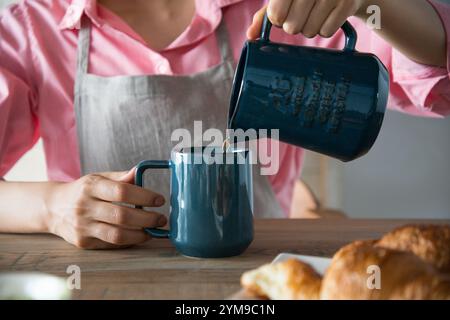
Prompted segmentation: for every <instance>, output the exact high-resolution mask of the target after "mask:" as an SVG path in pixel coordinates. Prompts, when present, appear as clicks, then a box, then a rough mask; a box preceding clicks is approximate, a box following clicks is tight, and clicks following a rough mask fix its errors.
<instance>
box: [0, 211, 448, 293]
mask: <svg viewBox="0 0 450 320" xmlns="http://www.w3.org/2000/svg"><path fill="white" fill-rule="evenodd" d="M412 222H419V223H427V222H428V223H450V220H448V221H406V220H347V219H342V220H257V221H256V222H255V240H254V241H253V243H252V245H251V246H250V248H249V249H248V250H247V251H246V252H245V253H244V254H243V255H241V256H239V257H234V258H228V259H192V258H186V257H183V256H181V255H179V254H178V253H177V252H176V251H175V249H174V248H173V247H172V245H171V244H170V242H169V241H167V240H152V241H149V242H148V243H146V244H145V245H141V246H138V247H134V248H130V249H126V250H117V251H85V250H80V249H77V248H75V247H73V246H71V245H69V244H67V243H66V242H64V241H63V240H61V239H59V238H57V237H54V236H51V235H17V234H0V271H2V272H4V271H19V270H20V271H40V272H46V273H50V274H54V275H59V276H68V275H67V274H66V273H65V272H66V269H67V267H68V266H69V265H78V266H79V267H80V268H81V290H74V293H73V297H74V298H76V299H223V298H226V297H228V296H229V295H230V294H232V293H234V292H236V291H238V290H239V288H240V286H239V277H240V275H241V274H242V272H244V271H245V270H248V269H252V268H255V267H257V266H259V265H261V264H264V263H267V262H270V261H271V260H272V259H273V258H274V257H275V256H276V255H277V254H278V253H280V252H292V253H299V254H306V255H317V256H328V257H330V256H332V255H333V253H334V252H335V251H336V250H337V249H338V248H340V247H341V246H342V245H344V244H346V243H348V242H351V241H353V240H356V239H369V238H377V237H379V236H380V235H381V234H382V233H385V232H387V231H389V230H391V229H392V228H394V227H395V226H399V225H403V224H406V223H412Z"/></svg>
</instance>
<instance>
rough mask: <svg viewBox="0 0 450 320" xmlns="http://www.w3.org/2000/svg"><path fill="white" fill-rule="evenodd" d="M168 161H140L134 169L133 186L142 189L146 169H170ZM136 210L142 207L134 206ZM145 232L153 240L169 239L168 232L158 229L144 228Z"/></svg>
mask: <svg viewBox="0 0 450 320" xmlns="http://www.w3.org/2000/svg"><path fill="white" fill-rule="evenodd" d="M170 167H171V163H170V161H159V160H145V161H141V162H140V163H139V164H138V165H137V167H136V174H135V177H134V184H135V185H137V186H139V187H144V172H145V171H146V170H148V169H170ZM136 208H137V209H142V206H136ZM144 230H145V232H147V233H148V234H150V235H151V236H152V237H154V238H165V239H166V238H169V237H170V231H169V230H165V229H159V228H144Z"/></svg>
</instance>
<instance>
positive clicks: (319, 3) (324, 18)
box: [247, 0, 367, 39]
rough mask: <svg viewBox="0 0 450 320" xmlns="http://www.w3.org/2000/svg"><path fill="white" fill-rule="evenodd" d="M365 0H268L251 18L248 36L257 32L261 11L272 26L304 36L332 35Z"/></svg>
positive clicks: (255, 36)
mask: <svg viewBox="0 0 450 320" xmlns="http://www.w3.org/2000/svg"><path fill="white" fill-rule="evenodd" d="M366 2H367V0H270V1H269V4H268V5H267V6H265V7H263V8H261V9H260V10H259V11H258V12H256V14H255V15H254V17H253V23H252V25H251V26H250V27H249V29H248V30H247V37H248V38H249V39H256V38H258V37H259V35H260V31H261V26H262V22H263V18H264V14H265V13H266V10H267V16H268V17H269V20H270V21H271V22H272V24H273V25H275V26H278V27H282V28H283V30H284V31H285V32H287V33H289V34H298V33H302V34H303V35H304V36H305V37H307V38H314V37H315V36H317V35H320V36H322V37H325V38H329V37H331V36H333V35H334V34H335V33H336V31H338V30H339V28H340V27H341V26H342V25H343V24H344V22H345V21H346V20H347V19H348V17H351V16H353V15H358V14H361V13H362V12H363V11H365V7H366Z"/></svg>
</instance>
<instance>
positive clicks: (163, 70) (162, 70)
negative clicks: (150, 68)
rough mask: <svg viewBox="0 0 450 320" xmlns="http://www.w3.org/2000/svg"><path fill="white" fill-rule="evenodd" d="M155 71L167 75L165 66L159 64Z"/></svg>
mask: <svg viewBox="0 0 450 320" xmlns="http://www.w3.org/2000/svg"><path fill="white" fill-rule="evenodd" d="M157 70H158V72H159V73H168V72H169V67H168V66H167V65H165V64H162V63H161V64H160V65H158V67H157Z"/></svg>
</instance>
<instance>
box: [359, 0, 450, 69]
mask: <svg viewBox="0 0 450 320" xmlns="http://www.w3.org/2000/svg"><path fill="white" fill-rule="evenodd" d="M365 1H366V4H365V5H364V6H363V7H364V10H360V11H361V12H359V13H358V14H357V16H358V17H359V18H360V19H363V20H364V21H366V19H367V18H368V17H369V16H370V14H367V13H366V8H367V7H368V6H370V5H378V6H379V7H380V8H381V29H380V30H376V32H377V33H378V34H379V35H380V36H381V37H382V38H384V39H385V40H386V41H388V42H389V43H390V44H391V45H392V46H393V47H394V48H395V49H397V50H398V51H400V52H401V53H403V54H404V55H405V56H407V57H408V58H410V59H412V60H414V61H416V62H418V63H422V64H427V65H433V66H439V67H445V66H446V64H447V54H446V50H447V48H446V34H445V29H444V26H443V24H442V21H441V19H440V17H439V15H438V14H437V12H436V10H435V9H434V8H433V6H432V5H431V4H430V3H429V2H428V1H427V0H365Z"/></svg>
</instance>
